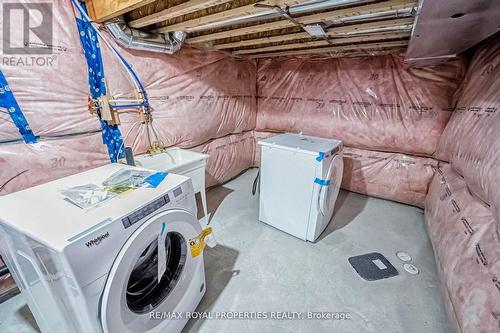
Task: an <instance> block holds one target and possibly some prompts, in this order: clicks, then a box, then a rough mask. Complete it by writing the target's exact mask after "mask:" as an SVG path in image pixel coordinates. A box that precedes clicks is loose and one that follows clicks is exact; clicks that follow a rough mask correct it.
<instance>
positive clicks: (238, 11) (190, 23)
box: [156, 0, 309, 33]
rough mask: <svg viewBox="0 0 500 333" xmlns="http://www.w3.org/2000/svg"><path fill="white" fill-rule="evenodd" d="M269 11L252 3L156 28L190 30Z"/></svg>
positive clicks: (276, 2)
mask: <svg viewBox="0 0 500 333" xmlns="http://www.w3.org/2000/svg"><path fill="white" fill-rule="evenodd" d="M307 1H309V0H268V1H262V4H266V5H271V6H283V5H287V6H292V5H299V4H301V3H304V2H307ZM268 11H269V8H263V7H256V6H255V4H251V5H246V6H241V7H237V8H233V9H229V10H225V11H222V12H219V13H215V14H211V15H206V16H202V17H199V18H196V19H192V20H187V21H184V22H180V23H177V24H172V25H169V26H166V27H162V28H159V29H157V30H156V32H158V33H165V32H172V31H189V29H192V28H196V27H198V26H201V25H205V24H210V23H215V22H217V21H221V20H226V19H230V18H236V17H240V16H244V15H250V14H258V13H262V12H268Z"/></svg>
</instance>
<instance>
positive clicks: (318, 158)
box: [316, 152, 325, 162]
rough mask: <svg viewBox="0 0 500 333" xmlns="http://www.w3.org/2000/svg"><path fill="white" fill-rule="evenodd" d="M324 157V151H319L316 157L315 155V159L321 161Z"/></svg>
mask: <svg viewBox="0 0 500 333" xmlns="http://www.w3.org/2000/svg"><path fill="white" fill-rule="evenodd" d="M324 158H325V153H322V152H320V153H319V154H318V157H316V161H318V162H321V161H323V159H324Z"/></svg>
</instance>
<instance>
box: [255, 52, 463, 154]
mask: <svg viewBox="0 0 500 333" xmlns="http://www.w3.org/2000/svg"><path fill="white" fill-rule="evenodd" d="M463 75H464V62H463V61H462V60H461V59H458V60H455V61H450V62H448V63H446V64H445V65H441V66H436V67H428V68H424V69H405V68H404V65H403V55H399V54H392V55H383V56H372V57H363V58H335V59H324V58H314V57H299V58H277V59H269V60H263V61H260V62H259V67H258V75H257V80H258V81H257V82H258V115H257V127H256V130H257V131H279V132H294V133H298V132H303V133H304V134H307V135H315V136H320V137H329V138H336V139H340V140H342V141H343V142H344V144H345V145H346V146H350V147H356V148H365V149H371V150H380V151H391V152H404V153H410V154H416V155H432V154H433V153H434V152H435V150H436V147H437V144H438V141H439V138H440V136H441V134H442V132H443V130H444V127H445V126H446V123H447V122H448V119H449V118H450V116H451V113H452V108H453V95H454V93H455V91H456V89H457V87H458V85H459V84H460V82H461V79H462V77H463Z"/></svg>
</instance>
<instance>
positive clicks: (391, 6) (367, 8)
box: [186, 0, 417, 43]
mask: <svg viewBox="0 0 500 333" xmlns="http://www.w3.org/2000/svg"><path fill="white" fill-rule="evenodd" d="M416 5H417V3H416V1H415V0H391V1H386V2H379V3H375V4H369V5H364V6H357V7H351V8H345V9H339V10H332V11H330V12H324V13H319V14H314V15H307V16H302V17H297V18H296V20H297V21H298V22H300V23H302V24H311V23H320V22H327V21H339V20H342V19H344V18H348V17H351V16H357V15H366V14H372V13H377V12H385V11H389V10H403V9H409V8H413V7H414V6H416ZM291 27H295V24H294V23H293V22H291V21H289V20H282V21H276V22H270V23H264V24H258V25H253V26H250V27H244V28H240V29H233V30H228V31H222V32H216V33H212V34H208V35H203V36H198V37H192V38H188V39H187V40H186V42H187V43H204V42H208V41H212V40H216V39H222V38H229V37H236V36H243V35H249V34H255V33H259V32H264V31H271V30H278V29H285V28H291Z"/></svg>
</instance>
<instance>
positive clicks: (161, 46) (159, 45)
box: [104, 17, 186, 54]
mask: <svg viewBox="0 0 500 333" xmlns="http://www.w3.org/2000/svg"><path fill="white" fill-rule="evenodd" d="M104 25H105V26H106V28H107V29H108V31H109V33H110V34H111V36H112V37H113V39H114V40H115V41H116V42H117V43H118V44H119V45H121V46H123V47H125V48H128V49H133V50H141V51H151V52H159V53H166V54H174V53H176V52H177V51H179V50H180V49H181V47H182V45H183V44H184V40H185V39H186V33H185V32H182V31H176V32H170V33H167V34H155V33H149V32H144V31H142V30H137V29H132V28H130V27H129V26H128V25H127V23H126V22H125V20H124V18H123V17H116V18H114V19H111V20H109V21H106V22H105V23H104Z"/></svg>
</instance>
